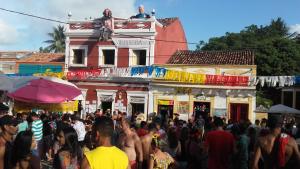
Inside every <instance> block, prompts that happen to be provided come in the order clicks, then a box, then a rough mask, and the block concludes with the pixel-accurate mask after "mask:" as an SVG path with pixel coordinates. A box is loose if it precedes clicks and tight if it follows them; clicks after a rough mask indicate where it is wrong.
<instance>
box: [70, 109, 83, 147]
mask: <svg viewBox="0 0 300 169" xmlns="http://www.w3.org/2000/svg"><path fill="white" fill-rule="evenodd" d="M71 120H72V126H73V128H74V129H75V131H76V133H77V135H78V141H79V144H80V146H81V147H83V144H84V137H85V134H86V131H85V125H84V124H83V122H81V121H80V120H79V117H78V116H76V115H75V114H74V115H72V117H71Z"/></svg>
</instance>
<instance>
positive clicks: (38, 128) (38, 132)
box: [31, 120, 43, 141]
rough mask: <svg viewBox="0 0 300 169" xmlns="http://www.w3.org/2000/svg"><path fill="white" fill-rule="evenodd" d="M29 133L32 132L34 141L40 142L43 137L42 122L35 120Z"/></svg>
mask: <svg viewBox="0 0 300 169" xmlns="http://www.w3.org/2000/svg"><path fill="white" fill-rule="evenodd" d="M31 131H32V132H33V135H34V138H35V140H36V141H40V140H41V139H42V137H43V122H42V120H36V121H33V122H32V125H31Z"/></svg>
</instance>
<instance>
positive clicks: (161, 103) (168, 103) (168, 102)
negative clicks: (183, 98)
mask: <svg viewBox="0 0 300 169" xmlns="http://www.w3.org/2000/svg"><path fill="white" fill-rule="evenodd" d="M158 105H166V106H168V105H171V106H172V105H174V101H173V100H158Z"/></svg>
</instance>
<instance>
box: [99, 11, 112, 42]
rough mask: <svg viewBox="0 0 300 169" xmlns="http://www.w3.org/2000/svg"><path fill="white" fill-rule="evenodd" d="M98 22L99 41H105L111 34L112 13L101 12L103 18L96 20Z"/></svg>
mask: <svg viewBox="0 0 300 169" xmlns="http://www.w3.org/2000/svg"><path fill="white" fill-rule="evenodd" d="M98 20H99V21H100V25H101V26H100V36H99V41H107V40H108V39H111V34H112V12H111V10H110V9H105V10H104V11H103V16H102V17H101V18H99V19H98Z"/></svg>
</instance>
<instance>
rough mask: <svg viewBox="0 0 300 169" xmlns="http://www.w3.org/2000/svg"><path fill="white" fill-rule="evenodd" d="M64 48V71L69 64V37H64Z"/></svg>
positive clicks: (66, 70)
mask: <svg viewBox="0 0 300 169" xmlns="http://www.w3.org/2000/svg"><path fill="white" fill-rule="evenodd" d="M65 43H66V49H65V72H68V69H69V66H70V38H69V37H66V42H65Z"/></svg>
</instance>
